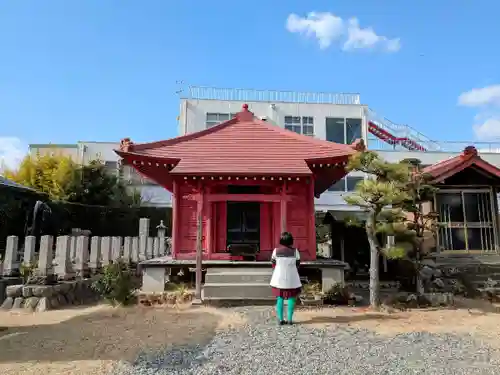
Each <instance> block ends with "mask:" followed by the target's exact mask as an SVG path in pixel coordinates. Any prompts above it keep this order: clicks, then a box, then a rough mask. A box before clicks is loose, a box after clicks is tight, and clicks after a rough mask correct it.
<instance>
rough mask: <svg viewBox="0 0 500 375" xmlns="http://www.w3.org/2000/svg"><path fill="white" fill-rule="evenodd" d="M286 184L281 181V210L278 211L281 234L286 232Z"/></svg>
mask: <svg viewBox="0 0 500 375" xmlns="http://www.w3.org/2000/svg"><path fill="white" fill-rule="evenodd" d="M286 189H287V184H286V181H283V187H282V189H281V202H280V204H281V209H280V211H281V212H280V215H281V233H283V232H286V227H287V225H286V223H287V195H286V193H287V191H286Z"/></svg>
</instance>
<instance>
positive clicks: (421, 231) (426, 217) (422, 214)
mask: <svg viewBox="0 0 500 375" xmlns="http://www.w3.org/2000/svg"><path fill="white" fill-rule="evenodd" d="M403 163H407V164H408V165H409V166H410V169H411V170H412V173H411V174H410V178H409V179H408V181H407V182H406V184H405V187H404V190H405V191H406V193H407V195H408V198H407V199H405V200H404V201H402V202H401V203H400V204H399V208H401V210H402V211H403V212H404V213H406V215H404V216H403V223H404V228H403V230H402V231H400V232H399V233H396V236H397V238H396V240H397V241H398V242H401V243H405V242H406V243H408V244H409V246H406V248H407V249H408V251H407V253H406V257H407V258H408V259H409V260H411V261H412V262H413V264H414V266H415V273H414V275H415V280H416V287H417V292H419V293H422V292H423V285H422V283H421V278H420V271H421V268H422V267H421V261H422V258H423V256H425V251H426V249H425V248H424V241H425V236H426V233H427V234H431V235H432V237H433V238H434V241H436V238H437V230H438V224H437V218H438V214H437V213H436V212H434V211H432V210H431V209H430V207H431V206H430V204H429V203H430V201H431V200H432V198H433V197H434V194H435V193H436V191H437V188H436V187H435V186H433V185H432V183H431V181H432V176H430V175H428V174H426V173H422V171H421V168H420V160H416V159H412V160H404V161H403Z"/></svg>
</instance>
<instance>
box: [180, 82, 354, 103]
mask: <svg viewBox="0 0 500 375" xmlns="http://www.w3.org/2000/svg"><path fill="white" fill-rule="evenodd" d="M182 97H183V98H184V99H195V100H196V99H198V100H228V101H242V102H245V101H246V102H271V103H272V102H289V103H298V104H300V103H301V104H361V102H360V97H359V94H356V93H332V92H298V91H276V90H254V89H227V88H218V87H205V86H190V87H189V88H188V89H187V92H186V91H185V92H183V94H182Z"/></svg>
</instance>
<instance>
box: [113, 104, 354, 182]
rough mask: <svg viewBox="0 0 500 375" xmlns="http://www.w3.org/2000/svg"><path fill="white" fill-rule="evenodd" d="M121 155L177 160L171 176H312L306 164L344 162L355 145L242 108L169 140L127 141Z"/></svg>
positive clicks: (123, 144) (128, 157) (131, 157)
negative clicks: (206, 126)
mask: <svg viewBox="0 0 500 375" xmlns="http://www.w3.org/2000/svg"><path fill="white" fill-rule="evenodd" d="M116 152H117V153H118V154H119V155H120V156H122V157H124V158H125V157H127V159H133V158H134V156H135V157H142V158H143V157H150V158H154V159H155V160H163V159H165V160H166V159H169V160H176V161H177V162H176V163H175V167H174V168H173V169H172V171H171V172H170V173H171V174H240V175H241V174H249V175H250V174H253V175H266V174H282V175H311V174H312V173H313V172H312V171H311V169H310V168H309V167H308V165H307V162H310V163H312V162H314V161H315V160H317V162H320V161H321V162H323V161H324V160H332V161H334V160H337V161H339V162H341V161H345V160H346V159H347V157H348V156H349V155H352V154H354V153H355V150H354V147H353V146H350V145H343V144H337V143H333V142H327V141H323V140H318V139H315V138H312V137H308V136H304V135H300V134H297V133H294V132H292V131H288V130H285V129H282V128H280V127H279V126H276V125H273V124H271V123H268V122H266V121H262V120H259V119H257V118H255V117H254V116H253V113H251V112H249V111H248V106H247V105H244V106H243V111H242V112H240V113H238V114H237V115H236V117H235V118H234V119H231V120H229V121H226V122H224V123H221V124H219V125H216V126H214V127H212V128H209V129H206V130H202V131H199V132H196V133H192V134H188V135H184V136H181V137H176V138H172V139H169V140H165V141H159V142H153V143H144V144H132V143H131V142H130V140H124V141H122V147H121V150H120V151H118V150H117V151H116Z"/></svg>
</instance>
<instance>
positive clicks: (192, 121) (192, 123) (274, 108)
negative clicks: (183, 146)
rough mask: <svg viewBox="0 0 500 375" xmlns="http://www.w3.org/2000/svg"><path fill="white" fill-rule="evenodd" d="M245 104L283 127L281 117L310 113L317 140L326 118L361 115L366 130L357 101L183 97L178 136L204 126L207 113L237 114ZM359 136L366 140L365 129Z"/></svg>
mask: <svg viewBox="0 0 500 375" xmlns="http://www.w3.org/2000/svg"><path fill="white" fill-rule="evenodd" d="M245 103H246V104H248V107H249V110H250V111H252V112H253V113H254V114H255V115H256V116H258V117H267V118H268V119H269V121H272V122H273V123H275V124H277V125H278V126H281V127H283V126H284V122H285V116H311V117H313V118H314V135H315V137H316V138H319V139H325V138H326V126H325V119H326V118H327V117H345V118H361V119H362V128H363V129H366V110H367V106H365V105H361V104H359V105H354V104H352V105H342V104H299V103H282V102H277V103H272V102H246V101H245V102H244V101H222V100H189V99H183V100H182V101H181V112H180V116H179V135H184V134H187V133H193V132H196V131H200V130H203V129H205V128H206V126H205V121H206V114H207V113H237V112H240V111H241V107H242V105H243V104H245ZM363 137H364V138H365V139H366V132H365V134H363Z"/></svg>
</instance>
